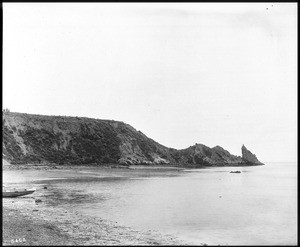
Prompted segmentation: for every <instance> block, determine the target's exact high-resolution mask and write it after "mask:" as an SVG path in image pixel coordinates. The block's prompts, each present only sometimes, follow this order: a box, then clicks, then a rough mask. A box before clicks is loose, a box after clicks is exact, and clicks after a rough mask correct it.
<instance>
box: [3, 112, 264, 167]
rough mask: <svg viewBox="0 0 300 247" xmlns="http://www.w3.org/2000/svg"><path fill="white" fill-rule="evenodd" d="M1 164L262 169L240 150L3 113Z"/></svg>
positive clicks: (119, 126) (112, 124)
mask: <svg viewBox="0 0 300 247" xmlns="http://www.w3.org/2000/svg"><path fill="white" fill-rule="evenodd" d="M2 114H3V120H2V123H3V124H2V133H3V151H2V157H3V160H5V161H8V162H9V163H11V164H30V163H35V164H37V163H41V164H49V165H52V166H53V165H63V164H74V165H76V164H97V165H104V164H120V165H137V164H143V165H156V164H159V165H177V166H178V165H179V166H193V167H201V166H240V165H262V163H261V162H259V161H258V160H257V158H256V156H255V155H254V154H252V153H251V152H250V151H249V150H247V149H246V148H245V147H244V146H243V147H242V157H240V156H235V155H232V154H230V153H229V152H228V151H226V150H225V149H223V148H222V147H220V146H216V147H214V148H209V147H207V146H205V145H203V144H195V145H194V146H191V147H189V148H186V149H181V150H176V149H173V148H168V147H165V146H163V145H161V144H159V143H157V142H155V141H154V140H152V139H150V138H148V137H147V136H146V135H144V134H143V133H142V132H140V131H137V130H136V129H134V128H133V127H132V126H130V125H128V124H126V123H123V122H120V121H113V120H100V119H92V118H82V117H81V118H79V117H62V116H43V115H32V114H24V113H13V112H3V113H2Z"/></svg>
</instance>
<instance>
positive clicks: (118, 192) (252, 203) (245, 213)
mask: <svg viewBox="0 0 300 247" xmlns="http://www.w3.org/2000/svg"><path fill="white" fill-rule="evenodd" d="M232 170H240V171H242V173H240V174H234V173H229V172H230V171H232ZM3 179H4V182H5V183H12V182H19V183H23V182H25V183H28V184H30V185H33V186H36V187H37V188H41V186H44V185H45V184H46V185H48V190H47V192H44V191H45V190H44V191H43V192H40V193H48V194H47V196H45V199H46V203H48V204H49V206H50V205H51V206H55V205H60V206H61V205H64V206H65V207H66V208H70V207H73V208H75V209H77V210H80V211H82V212H84V213H86V214H89V215H92V216H95V217H101V218H106V219H109V220H113V221H115V222H118V223H120V224H123V225H127V226H132V227H134V228H136V229H153V230H159V231H160V232H162V233H170V234H175V235H176V236H178V237H179V238H181V239H185V240H188V241H190V242H193V243H195V244H199V243H207V244H209V245H210V244H213V245H218V244H221V245H226V244H228V245H239V244H241V245H273V244H274V245H296V244H297V166H296V164H295V163H269V164H267V165H265V166H256V167H238V168H234V167H217V168H205V169H193V170H192V169H191V170H189V169H186V170H172V169H168V170H157V169H134V170H131V169H104V168H101V169H95V168H81V169H76V170H48V171H30V170H24V171H22V174H20V171H5V172H4V176H3Z"/></svg>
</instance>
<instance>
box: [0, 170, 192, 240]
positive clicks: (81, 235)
mask: <svg viewBox="0 0 300 247" xmlns="http://www.w3.org/2000/svg"><path fill="white" fill-rule="evenodd" d="M39 168H40V167H39ZM5 170H8V169H7V167H6V169H5ZM22 170H23V169H18V173H19V172H20V173H22ZM4 172H5V171H4ZM8 186H9V185H8ZM18 186H22V183H20V184H19V185H18ZM23 186H26V184H23ZM27 186H28V184H27ZM36 189H37V190H36V192H34V194H32V195H27V196H23V197H17V198H3V239H2V243H3V245H188V243H186V242H182V241H181V240H178V239H176V237H174V236H171V235H163V234H160V233H159V232H157V231H152V230H147V231H140V230H136V229H132V228H130V227H127V226H124V225H120V224H118V223H117V222H113V221H109V220H105V219H101V218H99V217H91V216H89V215H86V214H83V212H79V211H77V210H74V209H71V208H70V209H69V208H66V206H65V205H60V204H59V203H57V205H56V206H54V207H53V206H49V204H47V203H46V202H47V200H48V198H49V197H50V194H49V193H50V190H49V188H48V189H46V188H45V187H44V185H42V184H41V185H39V187H37V188H36ZM36 200H41V201H39V202H37V201H36Z"/></svg>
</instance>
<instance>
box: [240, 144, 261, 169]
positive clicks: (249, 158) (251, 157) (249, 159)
mask: <svg viewBox="0 0 300 247" xmlns="http://www.w3.org/2000/svg"><path fill="white" fill-rule="evenodd" d="M242 159H243V160H244V161H245V162H246V163H254V164H262V163H261V162H260V161H259V160H258V159H257V158H256V155H255V154H253V153H251V152H250V151H249V150H248V149H247V148H246V147H245V145H244V144H243V146H242Z"/></svg>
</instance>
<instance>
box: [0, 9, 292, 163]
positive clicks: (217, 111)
mask: <svg viewBox="0 0 300 247" xmlns="http://www.w3.org/2000/svg"><path fill="white" fill-rule="evenodd" d="M2 88H3V108H8V109H10V111H12V112H24V113H32V114H44V115H65V116H82V117H91V118H98V119H112V120H118V121H123V122H125V123H128V124H130V125H132V126H133V127H134V128H136V129H137V130H140V131H142V132H143V133H144V134H145V135H147V136H148V137H150V138H152V139H154V140H155V141H157V142H159V143H161V144H163V145H165V146H167V147H172V148H177V149H183V148H187V147H189V146H191V145H194V144H195V143H202V144H205V145H207V146H209V147H214V146H216V145H220V146H222V147H223V148H225V149H226V150H228V151H229V152H230V153H232V154H235V155H241V146H242V145H243V144H244V145H245V146H246V147H247V148H248V149H249V150H251V151H252V152H253V153H255V154H256V156H257V157H258V159H259V160H260V161H262V162H272V161H273V162H275V161H297V4H296V3H224V4H223V3H210V4H208V3H3V84H2Z"/></svg>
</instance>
